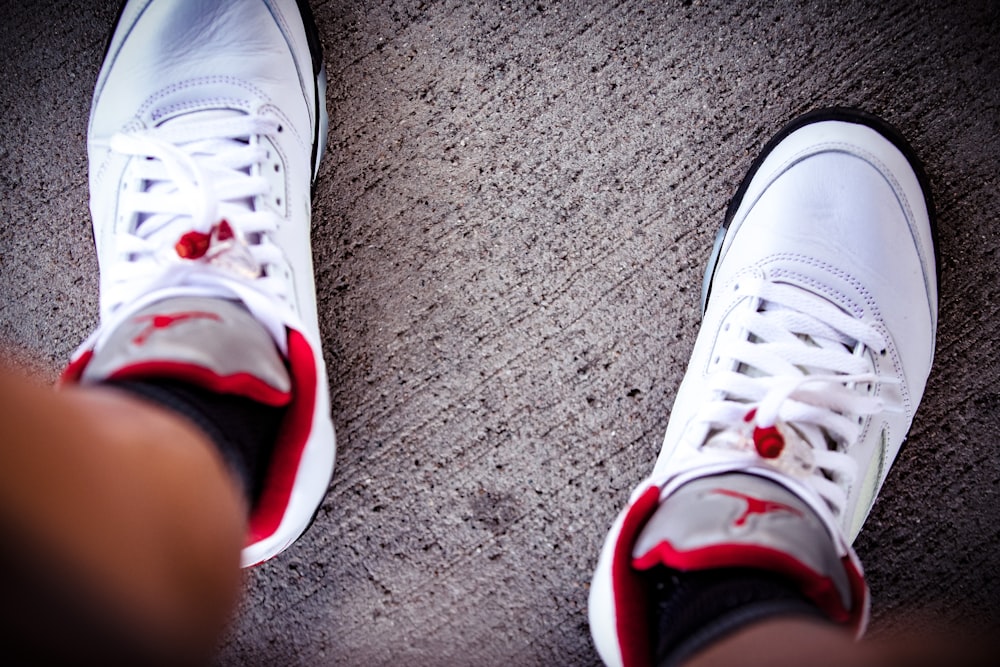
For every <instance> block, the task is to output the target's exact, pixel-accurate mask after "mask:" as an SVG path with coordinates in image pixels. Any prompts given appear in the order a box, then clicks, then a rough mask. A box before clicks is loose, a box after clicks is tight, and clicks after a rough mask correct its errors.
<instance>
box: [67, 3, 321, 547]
mask: <svg viewBox="0 0 1000 667" xmlns="http://www.w3.org/2000/svg"><path fill="white" fill-rule="evenodd" d="M323 76H324V75H323V73H322V70H321V69H320V71H314V67H313V54H312V53H311V52H310V49H309V44H308V40H307V35H306V28H305V26H304V25H303V19H302V17H301V16H300V14H299V9H298V6H297V5H296V3H295V1H294V0H133V1H131V2H129V3H128V4H127V5H126V6H125V8H124V9H123V12H122V15H121V17H120V20H119V23H118V25H117V27H116V29H115V33H114V35H113V37H112V39H111V42H110V44H109V49H108V53H107V56H106V59H105V62H104V65H103V67H102V69H101V72H100V75H99V77H98V81H97V86H96V89H95V92H94V99H93V104H92V108H91V116H90V126H89V131H88V152H89V159H90V192H91V213H92V216H93V219H94V237H95V242H96V245H97V255H98V260H99V263H100V267H101V326H100V328H99V329H98V330H97V331H95V332H94V334H93V335H92V336H91V337H90V338H89V339H88V340H87V341H86V342H85V343H84V344H83V345H82V346H81V347H80V349H79V350H78V351H77V354H76V359H77V360H79V359H85V358H86V356H85V355H86V354H88V353H89V352H91V351H93V350H95V349H100V348H101V346H102V345H104V344H105V342H106V341H107V340H108V337H109V335H110V333H111V332H112V331H114V330H115V328H116V327H117V326H118V325H119V324H120V323H122V322H123V321H125V320H126V319H127V318H128V317H130V316H132V315H134V314H135V313H137V312H138V311H140V310H141V309H143V308H145V307H147V306H149V305H150V304H152V303H155V302H158V301H162V300H164V299H169V298H176V297H222V298H226V299H238V300H239V301H240V302H242V303H243V304H244V305H245V306H246V307H247V309H248V310H249V311H250V312H251V313H252V314H253V316H254V318H255V319H256V320H257V321H258V322H260V323H261V324H263V325H264V326H265V328H266V329H267V330H268V331H269V332H270V334H271V337H272V338H273V339H274V341H275V342H276V344H277V346H278V348H279V349H280V350H281V351H282V353H285V354H286V355H287V353H288V331H289V330H295V331H297V332H299V333H300V334H301V335H302V336H303V337H304V338H305V340H306V342H307V343H308V346H309V347H310V348H311V351H312V354H313V357H314V362H315V369H316V374H317V386H316V396H315V405H314V409H313V417H312V423H311V426H310V428H309V431H308V433H309V435H308V440H307V442H306V444H305V447H304V450H303V452H302V455H301V459H300V460H299V464H298V467H297V469H296V470H295V471H294V475H295V478H294V485H293V486H292V488H291V493H290V497H289V499H288V503H287V507H286V510H285V511H284V512H283V514H282V515H281V520H280V525H279V527H278V529H277V530H276V531H275V532H274V533H273V534H272V535H270V536H267V537H265V538H263V539H260V540H258V541H256V542H255V543H253V544H250V545H248V546H247V547H246V548H245V549H244V552H243V563H244V565H248V564H253V563H257V562H260V561H262V560H265V559H267V558H270V557H272V556H274V555H275V554H277V553H278V552H280V551H281V550H283V549H284V548H285V547H287V546H288V545H289V544H291V543H292V542H293V541H294V540H295V539H296V538H297V537H298V536H299V535H300V534H301V533H302V532H303V531H304V530H305V528H306V526H307V525H308V524H309V522H310V520H311V518H312V515H313V513H314V511H315V509H316V507H317V506H318V504H319V503H320V502H321V501H322V498H323V496H324V495H325V493H326V488H327V485H328V483H329V479H330V475H331V472H332V468H333V461H334V450H335V440H334V433H333V425H332V423H331V422H330V415H329V411H330V410H329V390H328V381H327V375H326V366H325V363H324V361H323V357H322V354H321V349H320V333H319V326H318V317H317V312H316V293H315V285H314V278H313V264H312V251H311V244H310V228H311V192H310V189H311V184H312V178H313V175H314V165H313V151H314V143H317V142H316V137H317V136H319V142H318V146H317V150H318V151H319V153H318V155H321V153H322V144H323V143H324V142H325V122H326V119H325V111H319V110H323V109H325V100H322V99H320V100H317V95H316V89H317V86H319V89H320V95H322V94H323V92H322V91H323V86H324V85H325V80H324V78H323ZM317 102H318V103H319V104H318V105H317ZM230 119H235V120H233V121H232V123H230ZM219 128H221V131H220V132H219V136H218V138H215V137H213V136H211V135H212V132H213V131H214V130H215V129H219ZM233 128H251V129H249V130H244V129H238V130H234V129H233ZM147 149H148V150H149V151H150V152H149V153H144V152H143V151H145V150H147ZM144 155H148V156H149V157H148V158H147V157H144ZM318 155H317V158H316V162H318V159H319V157H318ZM248 156H249V157H248ZM154 157H155V158H156V159H155V160H154V159H153V158H154ZM229 160H231V161H234V164H227V161H229ZM241 161H242V162H241ZM247 161H248V162H247ZM151 174H153V175H152V176H151ZM241 178H245V179H247V180H246V182H245V183H238V182H237V181H239V180H240V179H241ZM151 179H155V180H156V181H157V185H156V188H151V187H147V186H148V184H149V183H150V180H151ZM225 179H228V181H226V180H225ZM241 192H248V193H253V194H252V195H244V194H238V193H241ZM234 193H237V194H234ZM201 195H204V197H201ZM202 199H203V200H204V201H202ZM205 202H208V203H210V204H212V205H213V206H217V207H218V212H219V217H220V218H224V217H229V216H230V215H232V216H234V217H233V219H232V223H233V225H232V226H233V227H238V226H239V225H238V224H237V222H238V221H237V219H236V217H235V216H240V220H242V222H241V223H240V224H243V226H244V227H245V228H247V229H250V230H251V236H253V237H254V238H253V239H250V240H247V243H248V244H251V245H252V246H253V247H252V252H253V253H254V257H255V258H256V259H258V260H260V264H261V266H265V267H266V271H265V272H264V273H263V274H262V277H259V278H252V279H247V278H246V277H241V276H240V275H238V272H231V271H228V270H227V267H225V266H223V264H222V263H219V264H218V265H216V266H208V265H206V264H204V263H199V262H194V261H188V260H184V259H180V260H179V259H178V257H177V255H176V254H174V253H173V252H172V250H171V248H172V244H173V243H175V241H174V239H173V236H176V233H175V232H177V231H180V233H183V232H184V231H186V229H184V228H185V226H186V225H187V221H189V220H190V221H191V229H192V230H196V231H207V230H205V229H200V228H198V225H199V224H201V223H199V222H198V219H199V213H198V211H199V210H201V209H200V208H199V207H202V208H203V206H202V205H203V204H204V203H205ZM144 211H153V213H148V214H147V213H144ZM171 215H174V217H173V218H171V217H170V216H171ZM149 220H155V224H150V225H147V229H142V228H141V224H142V223H143V221H149ZM164 221H165V222H164ZM161 222H164V224H163V225H162V228H163V229H164V230H167V231H164V232H160V233H158V232H155V231H153V232H150V231H148V228H150V227H154V226H156V225H159V224H160V223H161ZM261 229H263V230H266V231H264V232H260V231H257V230H261ZM168 232H169V233H168ZM150 234H152V235H150ZM171 235H172V236H171ZM140 236H141V237H142V238H140ZM166 236H170V238H166ZM161 237H163V238H161ZM161 240H162V241H164V244H163V250H164V252H163V253H161V254H160V255H157V254H155V253H152V252H150V251H149V246H153V245H156V244H158V243H159V242H160V241H161ZM143 244H145V245H143ZM137 248H138V249H140V251H141V254H142V257H141V261H137V257H138V256H139V254H140V253H137V251H136V249H137ZM159 259H162V262H159V263H158V261H159ZM147 269H148V270H147Z"/></svg>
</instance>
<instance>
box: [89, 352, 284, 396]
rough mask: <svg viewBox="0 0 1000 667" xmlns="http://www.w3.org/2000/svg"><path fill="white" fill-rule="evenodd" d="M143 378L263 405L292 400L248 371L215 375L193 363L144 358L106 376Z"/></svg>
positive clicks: (123, 378) (112, 378)
mask: <svg viewBox="0 0 1000 667" xmlns="http://www.w3.org/2000/svg"><path fill="white" fill-rule="evenodd" d="M145 378H170V379H173V380H182V381H184V382H190V383H191V384H194V385H198V386H199V387H203V388H205V389H209V390H211V391H215V392H218V393H220V394H232V395H234V396H245V397H246V398H249V399H251V400H254V401H257V402H258V403H263V404H264V405H271V406H282V405H288V403H289V402H290V401H291V400H292V394H291V393H290V392H283V391H279V390H277V389H275V388H273V387H271V386H269V385H267V384H265V383H264V382H261V381H260V379H259V378H257V377H255V376H253V375H251V374H249V373H234V374H232V375H218V374H216V373H214V372H212V371H211V370H210V369H208V368H205V367H203V366H196V365H194V364H185V363H178V362H171V361H145V362H141V363H136V364H132V365H130V366H123V367H122V368H119V369H118V370H117V371H115V372H114V373H112V374H111V375H109V376H108V379H109V380H141V379H145Z"/></svg>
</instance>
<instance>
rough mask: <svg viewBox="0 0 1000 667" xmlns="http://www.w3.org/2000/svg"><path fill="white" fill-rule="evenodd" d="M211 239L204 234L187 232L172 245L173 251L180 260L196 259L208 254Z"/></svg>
mask: <svg viewBox="0 0 1000 667" xmlns="http://www.w3.org/2000/svg"><path fill="white" fill-rule="evenodd" d="M211 243H212V237H211V236H209V235H208V234H205V233H204V232H188V233H187V234H185V235H184V236H182V237H181V238H180V240H179V241H177V243H176V244H175V245H174V250H176V251H177V255H178V256H180V257H181V258H182V259H198V258H199V257H204V256H205V253H206V252H208V246H209V245H211Z"/></svg>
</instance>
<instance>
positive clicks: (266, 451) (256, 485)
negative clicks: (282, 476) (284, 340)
mask: <svg viewBox="0 0 1000 667" xmlns="http://www.w3.org/2000/svg"><path fill="white" fill-rule="evenodd" d="M103 384H105V385H108V386H112V387H117V388H118V389H123V390H125V391H127V392H129V393H131V394H133V395H135V396H138V397H140V398H143V399H145V400H147V401H151V402H153V403H156V404H158V405H160V406H162V407H164V408H167V409H169V410H172V411H173V412H176V413H177V414H179V415H181V416H182V417H185V418H187V419H188V420H189V421H191V422H193V423H194V424H195V425H196V426H197V427H198V428H199V429H201V430H202V431H203V432H204V433H205V435H207V436H208V437H209V439H210V440H211V441H212V442H213V443H215V446H216V447H217V448H218V450H219V453H220V454H221V455H222V458H223V459H224V460H225V461H226V464H227V465H228V466H229V468H230V470H231V471H232V472H233V473H234V474H235V475H236V478H237V479H238V480H239V481H240V482H241V484H242V486H243V491H244V493H245V495H246V499H247V501H248V503H249V506H250V507H253V506H254V504H255V503H256V502H257V500H258V498H259V497H260V494H261V492H262V490H263V485H264V476H265V474H266V473H267V468H268V465H269V464H270V462H271V454H272V453H273V452H274V446H275V441H276V439H277V435H278V431H279V429H280V428H281V421H282V418H283V417H284V415H285V408H284V407H272V406H269V405H264V404H262V403H258V402H257V401H254V400H252V399H249V398H244V397H243V396H234V395H232V394H220V393H218V392H215V391H211V390H208V389H203V388H201V387H198V386H196V385H192V384H188V383H185V382H181V381H178V380H165V379H145V380H111V381H105V382H104V383H103Z"/></svg>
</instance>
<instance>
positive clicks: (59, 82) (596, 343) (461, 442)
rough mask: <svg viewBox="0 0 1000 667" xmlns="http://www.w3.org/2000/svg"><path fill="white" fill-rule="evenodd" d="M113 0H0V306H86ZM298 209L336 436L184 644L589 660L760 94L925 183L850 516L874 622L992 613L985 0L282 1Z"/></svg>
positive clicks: (90, 292)
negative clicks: (312, 100)
mask: <svg viewBox="0 0 1000 667" xmlns="http://www.w3.org/2000/svg"><path fill="white" fill-rule="evenodd" d="M114 4H115V2H114V0H101V1H97V0H95V1H94V2H92V3H77V2H71V1H70V0H46V1H45V2H35V3H22V2H14V1H13V0H2V1H0V9H2V14H3V16H4V17H5V18H4V21H3V23H2V25H0V39H2V43H3V58H0V111H2V113H0V184H2V198H0V277H2V280H0V290H2V300H0V338H2V340H3V342H4V344H5V345H6V346H7V347H9V348H14V349H16V350H19V351H20V354H21V355H22V359H23V360H24V361H23V363H24V364H26V365H29V364H30V365H34V366H36V367H37V368H39V369H40V370H39V371H38V372H39V373H40V374H41V375H42V376H43V377H44V378H46V379H52V378H54V377H55V375H56V373H57V371H58V369H59V367H60V365H61V364H62V363H63V362H64V360H65V359H66V358H67V356H68V355H69V353H70V351H71V350H72V349H73V348H74V347H75V346H76V344H77V343H78V342H79V341H80V340H81V339H82V338H83V337H84V336H85V335H86V334H87V333H88V331H89V330H90V329H91V328H92V327H93V326H94V325H95V319H96V318H95V312H96V302H97V275H96V270H97V267H96V262H95V259H94V256H93V252H92V249H91V236H90V222H89V218H88V212H87V182H86V168H85V164H86V162H85V160H86V156H85V131H86V120H87V113H88V105H89V98H90V94H91V91H92V87H93V83H94V80H95V78H96V75H97V70H98V67H99V64H100V58H101V55H102V49H103V44H104V40H105V38H106V34H107V30H108V29H109V27H110V25H111V22H112V19H113V16H114V7H113V5H114ZM314 4H315V11H316V15H317V20H318V23H319V25H320V29H321V32H322V37H323V40H324V42H325V44H326V63H327V67H328V69H329V74H330V89H329V94H328V97H329V100H328V101H329V104H330V107H331V114H332V126H331V137H330V155H329V158H328V159H327V161H326V162H325V163H324V165H323V167H322V170H321V173H320V181H319V185H318V188H317V192H316V198H315V220H314V228H313V238H314V249H315V258H316V271H317V284H318V289H319V299H320V310H321V324H322V330H323V339H324V344H325V347H326V354H327V360H328V365H329V370H330V378H331V389H332V396H333V419H334V422H335V424H336V426H337V429H338V434H339V440H340V452H339V466H338V468H337V471H336V474H335V478H334V482H333V485H332V488H331V490H330V494H329V497H328V498H327V500H326V502H325V503H324V504H323V506H322V509H321V511H320V514H319V517H318V519H317V521H316V524H315V525H314V527H313V528H312V529H311V531H310V532H309V533H308V534H307V535H306V536H305V537H304V538H303V539H302V540H301V541H300V542H299V543H298V544H297V545H296V546H295V547H293V548H292V549H291V550H290V551H288V552H287V553H286V554H284V555H282V556H281V557H279V558H277V559H276V560H274V561H272V562H270V563H268V564H267V565H265V566H263V567H260V568H258V569H256V570H254V571H252V572H250V573H249V574H248V576H247V594H246V598H245V602H244V604H243V608H242V609H241V612H240V616H239V618H238V620H236V621H235V622H234V625H233V627H232V630H231V632H230V634H229V635H228V636H227V637H226V639H225V640H224V642H223V645H222V647H221V649H220V654H219V657H218V664H219V665H269V666H275V665H310V666H311V665H334V664H336V665H366V666H372V665H387V664H400V663H405V664H428V665H438V664H440V665H450V664H465V665H552V664H559V665H592V664H594V663H596V657H595V654H594V653H593V650H592V648H591V645H590V639H589V635H588V631H587V622H586V616H585V605H586V596H587V586H588V581H589V577H590V574H591V570H592V568H593V566H594V563H595V560H596V557H597V552H598V548H599V545H600V543H601V541H602V539H603V537H604V533H605V530H606V529H607V527H608V525H609V523H610V521H611V519H612V517H613V515H614V514H615V513H616V512H617V510H618V509H619V508H620V507H621V505H622V504H623V502H624V501H625V498H626V496H627V493H628V491H629V490H630V489H631V487H632V486H633V484H635V483H636V482H637V481H638V480H639V479H641V478H642V477H643V475H644V474H645V473H646V471H648V470H649V468H650V467H651V465H652V461H653V459H654V457H655V455H656V452H657V448H658V445H659V440H660V437H661V435H662V432H663V431H664V428H665V426H666V422H667V418H668V416H669V408H670V405H671V402H672V400H673V396H674V392H675V390H676V387H677V384H678V382H679V380H680V377H681V375H682V373H683V370H684V367H685V363H686V359H687V355H688V353H689V351H690V348H691V345H692V343H693V340H694V337H695V333H696V331H697V327H698V304H697V302H698V293H699V286H700V281H701V273H702V267H703V265H704V262H705V261H706V259H707V257H708V253H709V249H710V246H711V241H712V238H713V235H714V233H715V230H716V228H717V225H718V224H719V222H720V221H721V217H722V213H723V210H724V208H725V205H726V203H727V199H728V197H729V196H731V194H732V193H733V191H734V189H735V187H736V184H737V183H738V182H739V180H740V179H741V178H742V175H743V173H744V171H745V169H746V168H747V167H748V165H749V163H750V161H751V159H752V157H753V156H754V154H755V153H756V152H757V150H758V149H759V148H760V147H761V145H762V144H763V142H764V141H766V139H767V138H768V137H769V136H770V135H771V134H772V133H773V132H774V131H775V130H776V129H777V128H778V127H780V126H781V125H782V124H783V122H784V121H785V120H787V119H789V118H791V117H793V116H794V115H796V114H798V113H800V112H803V111H806V110H808V109H812V108H815V107H819V106H824V105H830V104H846V105H854V106H861V107H863V108H866V109H868V110H870V111H873V112H875V113H878V114H881V115H883V116H884V117H886V118H887V119H888V120H890V121H891V122H893V123H894V124H896V125H897V126H898V127H899V128H900V129H901V130H902V131H903V132H904V134H905V135H906V136H908V137H909V138H910V140H911V141H912V143H913V144H914V145H915V147H916V149H917V150H918V152H919V153H920V154H921V155H922V157H923V158H924V160H925V161H926V163H927V168H928V171H929V173H930V178H931V181H932V184H933V188H934V196H935V198H936V200H937V204H938V209H939V211H940V219H939V224H940V251H941V258H942V266H941V274H942V282H941V301H942V310H941V326H940V335H939V340H938V348H937V365H936V368H935V370H934V372H933V374H932V377H931V380H930V384H929V388H928V392H927V395H926V396H925V399H924V404H923V405H922V406H921V409H920V411H919V413H918V415H917V419H916V423H915V424H914V427H913V430H912V433H911V438H910V441H909V444H908V445H907V447H906V448H905V449H904V451H903V453H902V456H901V459H900V461H899V462H898V464H897V466H896V468H895V469H894V470H893V472H892V474H891V476H890V478H889V481H888V483H887V485H886V487H885V489H884V491H883V494H882V496H881V498H880V499H879V501H878V504H877V505H876V507H875V510H874V513H873V515H872V517H871V519H870V520H869V522H868V525H867V527H866V528H865V531H864V532H863V534H862V537H861V538H860V540H859V542H858V549H859V552H860V554H861V556H862V558H863V560H864V562H865V564H866V566H867V570H868V574H869V580H870V583H871V586H872V589H873V592H874V620H873V625H872V632H873V633H874V634H891V633H895V632H898V631H900V630H905V629H912V628H914V627H919V626H920V624H922V623H937V622H940V621H941V620H942V619H943V620H947V621H961V622H963V623H974V624H984V625H986V626H988V627H991V628H993V627H995V626H996V625H997V624H998V623H997V622H998V620H1000V575H998V573H1000V549H998V546H1000V521H998V519H1000V510H998V507H1000V447H998V442H1000V389H998V369H1000V351H998V350H1000V345H998V339H1000V319H998V317H997V309H998V305H997V304H998V303H1000V281H998V268H1000V265H998V258H997V251H998V248H1000V226H998V225H997V224H996V217H997V211H998V210H1000V196H998V186H1000V182H998V173H1000V161H998V154H1000V144H998V139H997V137H998V129H1000V75H998V72H1000V50H998V49H997V47H996V45H997V43H998V42H1000V6H998V3H996V2H995V1H988V0H978V1H965V2H947V3H946V2H913V1H912V0H888V1H886V2H859V1H856V0H846V1H845V2H840V3H824V2H819V1H814V0H802V1H799V2H728V1H726V0H711V1H707V0H706V1H704V2H697V1H691V0H688V1H684V2H676V1H674V2H653V1H650V0H646V1H642V0H634V1H625V2H613V3H612V2H584V1H582V0H580V1H576V2H557V1H553V2H549V1H546V0H543V1H541V2H537V1H536V2H530V3H523V4H522V3H519V2H508V3H504V4H499V3H493V2H486V1H484V0H476V1H475V2H471V3H462V2H455V1H453V0H427V1H424V2H417V1H412V2H404V1H397V2H391V1H389V2H387V1H381V2H378V1H376V2H371V3H360V2H357V1H350V2H335V1H332V0H331V1H327V2H316V3H314Z"/></svg>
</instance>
